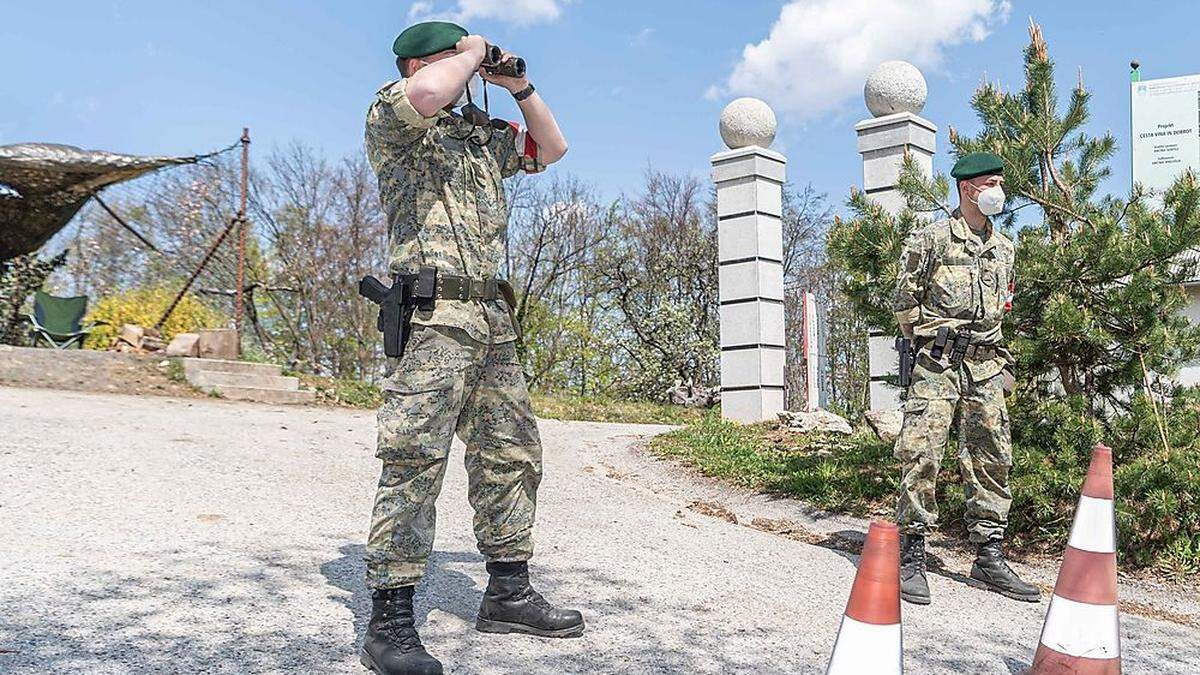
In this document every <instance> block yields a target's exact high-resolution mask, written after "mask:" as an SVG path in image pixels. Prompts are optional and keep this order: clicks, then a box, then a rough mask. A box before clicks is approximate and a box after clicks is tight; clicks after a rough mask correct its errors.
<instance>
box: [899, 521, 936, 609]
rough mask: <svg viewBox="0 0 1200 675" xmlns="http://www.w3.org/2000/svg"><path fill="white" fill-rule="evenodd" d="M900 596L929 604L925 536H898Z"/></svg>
mask: <svg viewBox="0 0 1200 675" xmlns="http://www.w3.org/2000/svg"><path fill="white" fill-rule="evenodd" d="M900 597H901V598H903V599H904V600H905V601H907V602H911V603H913V604H915V605H928V604H929V580H928V579H927V578H926V577H925V536H924V535H920V534H903V535H901V536H900Z"/></svg>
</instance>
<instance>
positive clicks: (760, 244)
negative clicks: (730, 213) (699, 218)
mask: <svg viewBox="0 0 1200 675" xmlns="http://www.w3.org/2000/svg"><path fill="white" fill-rule="evenodd" d="M754 257H763V258H770V259H771V260H783V221H782V220H780V219H779V218H776V217H774V216H766V215H761V214H751V215H747V216H739V217H737V218H730V219H728V220H722V221H720V222H718V223H717V262H724V261H726V260H740V259H743V258H754Z"/></svg>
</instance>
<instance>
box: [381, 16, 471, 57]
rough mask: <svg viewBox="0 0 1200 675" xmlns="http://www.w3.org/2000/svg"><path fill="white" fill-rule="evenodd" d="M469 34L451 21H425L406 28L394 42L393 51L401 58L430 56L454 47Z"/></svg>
mask: <svg viewBox="0 0 1200 675" xmlns="http://www.w3.org/2000/svg"><path fill="white" fill-rule="evenodd" d="M466 36H467V30H466V29H465V28H463V27H462V26H459V25H458V24H454V23H450V22H449V21H424V22H422V23H417V24H413V25H411V26H409V27H408V28H405V29H404V32H403V33H401V34H400V35H399V37H397V38H396V41H395V42H393V43H392V51H393V52H394V53H395V54H396V56H399V57H401V58H405V59H411V58H419V57H422V56H429V55H430V54H436V53H438V52H444V51H446V50H447V49H454V45H456V44H458V41H459V40H461V39H462V38H464V37H466Z"/></svg>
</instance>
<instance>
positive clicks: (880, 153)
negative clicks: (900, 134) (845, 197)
mask: <svg viewBox="0 0 1200 675" xmlns="http://www.w3.org/2000/svg"><path fill="white" fill-rule="evenodd" d="M905 150H906V148H905V147H904V146H896V147H891V148H883V149H880V150H872V151H870V152H864V153H863V155H862V157H863V189H864V190H874V189H876V188H883V187H892V186H894V185H895V184H896V181H897V180H898V179H899V178H900V170H901V169H902V168H903V167H904V152H905ZM907 150H908V153H909V155H911V156H912V157H913V159H915V160H916V162H917V166H919V167H920V168H921V170H922V171H923V172H924V173H925V175H926V176H928V175H930V172H931V171H932V169H933V155H931V154H929V153H927V152H925V151H924V150H915V149H912V148H907Z"/></svg>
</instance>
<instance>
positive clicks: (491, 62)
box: [479, 44, 525, 77]
mask: <svg viewBox="0 0 1200 675" xmlns="http://www.w3.org/2000/svg"><path fill="white" fill-rule="evenodd" d="M479 65H481V66H483V69H484V70H486V71H487V72H489V73H491V74H492V75H503V76H506V77H525V59H523V58H521V57H519V56H510V57H509V58H507V59H506V58H504V51H503V50H502V49H500V48H499V47H497V46H496V45H493V44H489V45H488V46H487V51H486V53H485V54H484V56H483V62H482V63H480V64H479Z"/></svg>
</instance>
